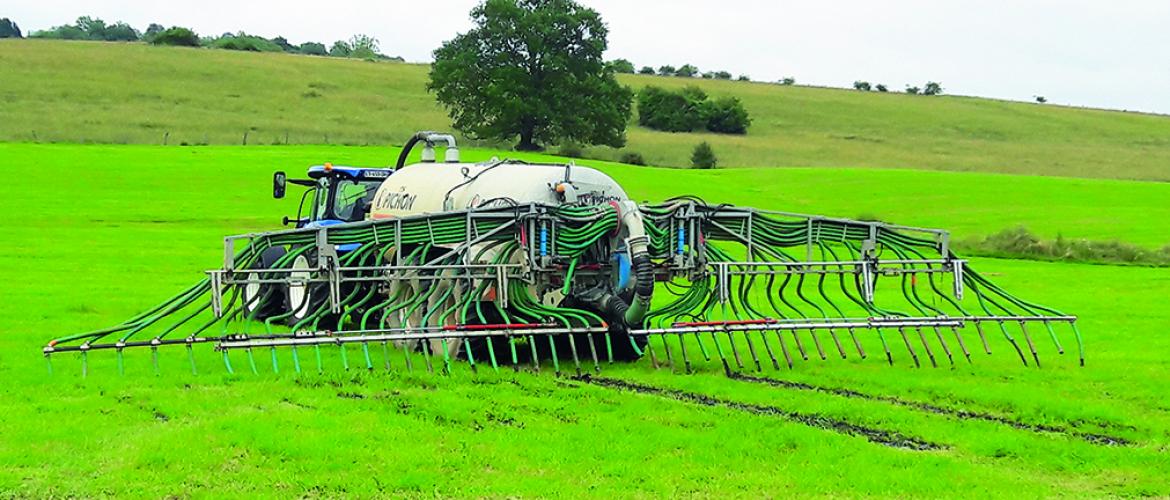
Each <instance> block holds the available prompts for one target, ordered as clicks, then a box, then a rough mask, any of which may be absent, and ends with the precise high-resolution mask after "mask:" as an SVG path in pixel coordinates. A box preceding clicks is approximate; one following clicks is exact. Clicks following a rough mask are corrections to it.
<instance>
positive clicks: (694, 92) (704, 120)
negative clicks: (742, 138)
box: [638, 86, 752, 135]
mask: <svg viewBox="0 0 1170 500" xmlns="http://www.w3.org/2000/svg"><path fill="white" fill-rule="evenodd" d="M751 124H752V119H751V118H749V117H748V113H747V110H745V109H744V107H743V103H741V102H739V99H737V98H735V97H730V96H728V97H721V98H719V99H715V100H711V99H709V98H708V97H707V93H706V92H703V89H700V88H698V87H695V86H688V87H685V88H683V89H682V90H679V91H672V90H666V89H663V88H660V87H654V86H646V87H642V90H640V91H638V125H641V126H643V127H646V128H649V129H653V130H659V131H662V132H694V131H696V130H706V131H708V132H714V133H717V134H739V135H743V134H746V133H747V128H748V126H750V125H751Z"/></svg>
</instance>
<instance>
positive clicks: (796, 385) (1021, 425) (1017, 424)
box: [728, 373, 1133, 446]
mask: <svg viewBox="0 0 1170 500" xmlns="http://www.w3.org/2000/svg"><path fill="white" fill-rule="evenodd" d="M728 377H730V378H731V379H732V380H739V381H742V382H751V383H756V384H767V385H770V386H773V387H783V388H785V389H794V390H801V391H814V392H821V393H825V394H832V395H835V396H842V397H847V398H857V399H865V400H869V401H880V402H883V403H889V404H892V405H897V406H902V407H906V408H913V409H916V410H921V411H924V412H928V413H934V414H936V415H946V416H949V417H954V418H957V419H959V420H982V421H985V422H994V423H998V424H1004V425H1007V426H1009V427H1012V428H1015V429H1020V430H1026V431H1032V432H1048V433H1056V434H1064V435H1068V436H1072V437H1076V438H1078V439H1083V440H1085V441H1087V442H1090V443H1093V444H1100V445H1105V446H1129V445H1132V444H1133V442H1132V441H1130V440H1128V439H1125V438H1122V437H1117V436H1110V435H1107V434H1094V433H1089V432H1080V431H1076V430H1073V429H1069V428H1067V427H1062V426H1055V425H1046V424H1030V423H1027V422H1021V421H1019V420H1014V419H1011V418H1008V417H1004V416H1000V415H993V414H991V413H985V412H980V411H973V410H963V409H954V408H945V407H942V406H935V405H932V404H930V403H923V402H921V401H911V400H908V399H902V398H899V397H895V396H880V395H875V394H866V393H863V392H858V391H854V390H850V389H842V388H836V387H823V386H816V385H812V384H806V383H803V382H792V381H787V380H777V379H772V378H764V377H753V376H751V375H744V374H740V373H729V374H728Z"/></svg>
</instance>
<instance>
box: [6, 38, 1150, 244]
mask: <svg viewBox="0 0 1170 500" xmlns="http://www.w3.org/2000/svg"><path fill="white" fill-rule="evenodd" d="M0 64H3V66H4V68H5V75H4V78H2V79H0V100H2V101H3V102H4V110H5V118H4V120H3V121H2V123H0V140H6V141H36V142H87V143H93V142H98V143H146V144H162V143H163V141H164V138H167V140H168V141H169V143H170V144H178V143H180V142H186V143H188V144H196V143H211V144H240V142H241V138H242V137H243V135H244V133H245V132H249V137H250V139H249V144H255V143H257V142H260V143H264V144H270V143H275V142H282V143H283V142H284V138H285V137H286V135H287V137H288V142H291V143H299V144H306V143H307V144H321V143H331V144H359V145H360V144H371V145H380V144H397V143H401V141H403V138H404V137H408V136H409V135H410V134H411V133H413V132H414V131H416V130H420V129H445V128H448V127H449V124H450V121H449V119H448V118H447V117H446V115H445V113H444V112H443V110H442V109H441V108H440V107H438V105H437V104H436V103H435V101H434V98H433V96H432V95H428V94H427V93H426V91H425V86H426V82H427V70H428V68H427V67H426V66H422V65H408V64H369V63H364V62H362V61H356V60H336V59H326V58H316V57H296V56H293V55H288V54H269V53H263V54H253V53H247V54H245V53H239V52H230V51H209V50H191V49H181V48H165V47H149V46H142V45H137V44H108V43H100V44H99V43H84V42H58V41H47V40H17V39H7V40H3V41H0ZM142 68H152V69H153V70H152V71H142ZM126 74H135V75H137V77H136V78H133V79H126V78H123V77H122V75H126ZM618 77H619V78H618V80H619V81H620V82H621V83H622V84H624V85H628V86H631V87H633V88H634V89H640V88H641V87H643V86H646V85H654V86H659V87H664V88H670V89H681V88H682V87H685V86H686V85H695V86H698V87H699V88H701V89H703V90H704V91H705V92H707V93H709V94H711V95H721V96H722V95H729V96H734V97H737V98H739V99H740V101H741V102H742V103H743V105H744V108H745V109H746V110H747V111H748V112H749V113H750V114H751V116H752V118H753V120H754V121H753V124H752V129H751V134H750V135H748V136H743V137H739V136H726V135H718V134H669V133H662V132H656V131H653V130H648V129H645V128H642V127H636V126H631V127H630V128H629V129H628V130H627V139H628V140H627V146H626V147H627V148H629V149H630V150H634V151H638V152H639V153H641V154H642V155H643V156H644V157H645V159H646V161H647V163H650V164H652V165H662V166H687V165H689V163H690V162H689V159H690V153H691V148H692V147H693V145H694V144H695V143H696V142H697V141H698V140H706V141H708V142H710V143H711V145H712V146H713V147H714V148H715V149H716V150H718V151H720V157H721V158H720V159H721V160H722V162H723V164H724V165H734V166H741V167H742V166H758V167H772V166H781V167H792V166H806V167H842V166H848V167H866V168H915V169H932V170H954V171H976V172H1000V173H1024V174H1035V175H1047V176H1069V177H1096V178H1117V179H1144V180H1159V181H1165V180H1170V170H1168V169H1167V168H1166V167H1165V166H1166V165H1167V164H1170V139H1167V138H1168V137H1170V119H1167V118H1165V117H1162V116H1152V115H1143V114H1136V113H1121V112H1112V111H1096V110H1083V109H1074V108H1068V107H1060V106H1052V105H1044V106H1040V105H1036V104H1026V103H1010V102H1002V101H994V100H988V99H977V98H970V97H957V96H937V98H934V99H921V98H914V97H913V96H907V95H904V94H901V93H876V92H867V93H861V92H854V91H847V90H833V89H821V88H809V87H798V86H785V85H775V84H766V83H743V82H734V81H724V80H702V79H685V78H660V77H651V76H644V75H618ZM77 81H85V82H86V85H83V86H79V85H76V84H74V83H73V82H77ZM696 136H701V137H696ZM481 144H483V143H481ZM587 153H588V155H589V156H591V157H598V158H604V159H611V160H616V159H617V158H618V157H620V155H621V153H622V150H620V149H617V150H615V149H611V148H606V147H595V148H589V149H588V150H587ZM963 189H965V188H963ZM1009 226H1010V225H1004V226H1002V227H1009ZM1002 227H1001V228H1002Z"/></svg>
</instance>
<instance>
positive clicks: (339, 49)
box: [329, 40, 353, 57]
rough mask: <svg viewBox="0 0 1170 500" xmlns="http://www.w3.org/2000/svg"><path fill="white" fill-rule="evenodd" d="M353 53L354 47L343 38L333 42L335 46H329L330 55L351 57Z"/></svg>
mask: <svg viewBox="0 0 1170 500" xmlns="http://www.w3.org/2000/svg"><path fill="white" fill-rule="evenodd" d="M352 53H353V47H350V46H349V44H348V43H345V42H343V41H341V40H338V41H336V42H333V46H332V47H329V55H331V56H333V57H349V55H350V54H352Z"/></svg>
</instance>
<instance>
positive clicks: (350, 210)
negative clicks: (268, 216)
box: [272, 163, 394, 228]
mask: <svg viewBox="0 0 1170 500" xmlns="http://www.w3.org/2000/svg"><path fill="white" fill-rule="evenodd" d="M393 173H394V169H390V168H364V167H344V166H334V165H332V164H330V163H326V164H324V165H314V166H312V167H309V172H308V174H309V178H308V179H289V178H288V177H287V176H286V175H285V173H284V172H276V173H275V174H273V176H272V197H273V198H283V197H284V194H285V188H286V186H287V185H288V184H290V183H291V184H296V185H298V186H305V187H307V188H308V189H306V190H305V192H304V193H303V194H301V202H300V204H299V205H298V207H297V216H296V218H295V219H290V218H288V217H287V216H286V217H285V218H284V225H286V226H287V225H289V224H290V223H291V224H295V225H296V227H298V228H302V227H310V228H312V227H321V226H331V225H334V224H344V223H346V222H357V221H362V220H365V219H366V217H367V216H368V215H369V213H370V203H371V202H372V201H373V200H374V193H375V192H377V191H378V186H381V185H382V181H384V180H386V178H387V177H390V174H393Z"/></svg>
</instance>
